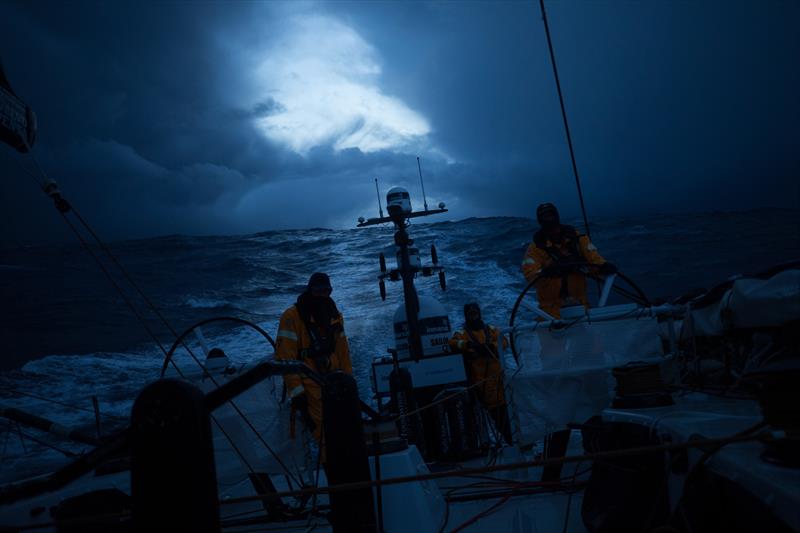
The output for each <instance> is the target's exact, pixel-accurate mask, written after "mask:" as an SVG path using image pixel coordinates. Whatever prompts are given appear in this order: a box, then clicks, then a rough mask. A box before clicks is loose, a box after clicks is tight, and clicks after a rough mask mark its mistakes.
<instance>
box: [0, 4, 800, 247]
mask: <svg viewBox="0 0 800 533" xmlns="http://www.w3.org/2000/svg"><path fill="white" fill-rule="evenodd" d="M547 5H548V15H549V19H550V24H551V30H552V33H553V44H554V47H555V53H556V57H557V61H558V66H559V70H560V75H561V82H562V88H563V91H564V98H565V102H566V107H567V113H568V116H569V120H570V128H571V130H572V133H573V141H574V145H575V150H576V156H577V163H578V167H579V169H580V172H581V175H582V180H583V187H584V194H585V196H586V201H587V208H588V211H589V214H590V216H592V215H621V214H633V213H639V214H641V213H648V212H653V211H703V210H710V209H746V208H752V207H763V206H796V205H797V201H798V196H800V189H799V188H798V187H800V186H799V185H798V177H799V176H798V175H799V174H800V155H798V154H799V153H800V150H798V144H800V143H798V134H797V124H798V121H799V120H800V102H798V99H797V97H796V95H797V94H800V72H799V71H798V69H797V68H796V64H797V58H798V57H800V35H799V34H798V33H797V31H796V28H797V27H798V25H800V24H799V23H800V5H798V4H797V3H794V2H784V3H782V2H770V3H766V4H756V3H752V2H741V3H737V2H725V3H724V4H722V3H714V2H709V3H703V4H698V3H695V4H686V3H666V2H662V3H615V2H593V3H586V2H558V3H552V4H550V3H548V4H547ZM0 56H1V57H2V59H3V63H4V66H5V70H6V72H7V75H8V76H9V79H10V81H11V82H12V84H13V85H14V88H15V90H16V92H17V93H18V94H19V95H20V96H21V97H22V98H23V99H25V100H26V101H27V102H28V103H29V104H30V105H31V106H32V107H33V108H34V109H35V110H36V112H37V114H38V116H39V124H40V135H39V140H38V142H37V147H36V149H35V154H36V157H37V159H38V161H39V163H40V164H41V165H42V167H43V168H44V169H45V170H46V171H47V172H48V174H49V175H50V176H51V177H52V178H54V179H56V180H58V182H59V183H60V185H61V188H62V190H63V191H64V194H65V195H66V196H67V197H68V198H69V199H70V200H71V201H72V202H73V203H74V204H75V205H76V206H77V207H79V208H80V209H81V211H82V213H83V214H84V215H85V216H86V217H87V218H89V219H90V220H92V221H93V222H94V224H95V225H96V226H97V227H98V228H99V229H100V232H101V234H102V235H104V236H106V237H107V238H129V237H142V236H151V235H161V234H170V233H187V234H226V233H245V232H255V231H262V230H267V229H281V228H290V227H319V226H327V227H345V226H349V225H351V224H353V223H354V221H355V218H357V217H358V216H359V215H373V214H374V213H375V211H376V207H375V204H374V202H375V200H374V185H373V179H374V178H379V179H380V182H381V184H382V187H383V188H384V189H385V188H388V187H389V186H390V185H405V186H407V187H408V188H409V189H411V191H412V196H413V198H414V202H415V204H416V205H421V198H420V197H419V196H420V195H419V192H418V190H419V181H418V176H417V167H416V157H417V156H419V157H420V158H421V161H422V168H423V172H424V174H425V178H426V192H427V193H428V203H429V204H433V203H436V202H438V201H445V202H447V203H448V206H449V207H450V208H451V215H452V217H453V218H466V217H469V216H488V215H521V216H531V214H532V212H533V210H534V208H535V205H536V204H537V203H539V202H541V201H555V202H558V203H559V204H560V206H561V207H562V210H563V211H564V212H565V213H566V214H568V215H569V214H572V215H574V214H577V212H578V203H577V197H576V194H575V192H574V191H575V188H574V178H573V176H572V172H571V166H570V162H569V154H568V151H567V146H566V141H565V137H564V129H563V124H562V122H561V115H560V110H559V104H558V98H557V95H556V91H555V84H554V80H553V75H552V69H551V66H550V62H549V57H548V55H547V44H546V41H545V36H544V30H543V27H542V24H541V17H540V13H539V11H538V5H537V4H536V3H531V2H513V3H511V2H510V3H499V2H494V3H491V4H489V3H486V4H482V3H440V2H431V3H364V2H352V3H347V2H337V3H298V2H290V3H210V2H202V3H201V2H197V3H187V2H175V3H162V2H159V3H144V4H141V3H133V2H111V3H109V2H107V3H89V2H79V3H70V4H63V3H57V2H33V3H31V2H4V3H3V4H2V5H0ZM2 148H3V149H2V150H0V168H2V170H3V179H2V180H0V192H1V193H2V198H3V205H2V209H1V210H2V212H3V215H2V218H0V222H2V224H3V227H4V231H3V235H2V242H3V243H8V242H10V243H19V244H24V243H28V242H39V241H54V240H60V239H63V238H65V234H64V231H65V230H64V229H63V227H61V225H60V224H59V223H58V221H57V220H56V219H57V214H56V213H55V211H54V210H53V209H52V207H50V205H48V201H47V199H46V198H45V197H44V196H43V195H41V193H40V192H39V191H38V190H37V189H36V186H35V184H34V183H33V182H32V180H30V179H29V178H28V177H27V175H26V171H33V170H34V168H35V167H34V164H33V162H32V161H31V160H30V158H29V157H23V156H19V155H17V154H15V153H13V152H12V151H11V150H10V149H6V148H4V147H2ZM23 169H25V170H23Z"/></svg>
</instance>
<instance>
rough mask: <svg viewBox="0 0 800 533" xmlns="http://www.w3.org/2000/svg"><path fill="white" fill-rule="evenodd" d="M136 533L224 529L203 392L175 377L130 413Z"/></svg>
mask: <svg viewBox="0 0 800 533" xmlns="http://www.w3.org/2000/svg"><path fill="white" fill-rule="evenodd" d="M131 431H132V435H131V493H132V497H133V505H132V507H133V524H134V529H135V530H136V531H201V532H212V531H220V522H219V500H218V498H217V476H216V470H215V466H214V446H213V442H212V435H211V419H210V417H209V412H208V409H207V408H206V405H205V401H204V398H203V394H202V393H201V392H200V390H199V389H197V388H196V387H193V386H192V385H190V384H188V383H186V382H183V381H179V380H176V379H161V380H159V381H156V382H155V383H152V384H150V385H148V386H147V387H145V389H144V390H143V391H142V392H141V393H140V394H139V397H138V398H136V402H135V403H134V404H133V410H132V412H131Z"/></svg>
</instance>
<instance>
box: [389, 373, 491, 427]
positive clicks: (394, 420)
mask: <svg viewBox="0 0 800 533" xmlns="http://www.w3.org/2000/svg"><path fill="white" fill-rule="evenodd" d="M502 375H503V372H500V373H499V374H492V375H491V376H489V377H486V378H484V379H482V380H480V381H476V382H475V383H473V384H472V385H469V386H467V387H464V388H463V389H461V390H459V391H458V392H454V393H453V394H450V395H448V396H444V397H443V398H440V399H438V400H435V401H432V402H431V403H429V404H427V405H424V406H422V407H419V408H417V409H414V410H413V411H409V412H408V413H405V414H402V415H399V416H398V417H397V418H395V419H393V420H392V422H400V421H401V420H402V419H404V418H408V417H410V416H413V415H416V414H418V413H421V412H422V411H424V410H426V409H430V408H432V407H435V406H436V405H439V404H440V403H444V402H447V401H448V400H452V399H453V398H457V397H459V396H461V395H462V394H466V393H467V392H468V391H470V390H472V389H474V388H476V387H479V386H481V385H483V384H484V383H485V382H486V381H488V380H490V379H497V377H498V376H502Z"/></svg>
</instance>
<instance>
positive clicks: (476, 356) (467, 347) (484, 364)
mask: <svg viewBox="0 0 800 533" xmlns="http://www.w3.org/2000/svg"><path fill="white" fill-rule="evenodd" d="M464 319H465V322H464V327H463V328H462V329H460V330H457V331H456V332H455V333H454V334H453V338H452V339H450V346H451V347H452V348H453V349H454V350H457V351H460V352H461V353H463V354H464V359H465V361H464V362H465V363H466V367H467V373H468V379H469V384H470V385H473V384H476V383H479V382H480V385H477V386H476V387H475V388H476V390H477V392H478V399H479V400H480V402H481V404H482V405H483V407H484V408H485V409H486V411H487V412H488V413H489V416H491V417H492V420H494V425H495V427H496V428H497V430H498V431H499V432H500V434H501V435H502V436H503V438H504V439H505V441H506V443H508V444H511V424H510V422H509V419H508V406H507V405H506V397H505V393H504V391H503V367H502V365H501V364H500V356H499V354H500V350H499V349H498V348H499V346H500V342H502V343H503V345H502V346H503V349H505V348H508V341H507V340H506V338H505V336H503V335H502V333H500V330H499V329H497V328H496V327H494V326H491V325H489V324H486V323H485V322H484V321H483V319H482V318H481V308H480V307H479V306H478V304H476V303H468V304H466V305H465V306H464Z"/></svg>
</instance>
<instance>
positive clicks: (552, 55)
mask: <svg viewBox="0 0 800 533" xmlns="http://www.w3.org/2000/svg"><path fill="white" fill-rule="evenodd" d="M539 7H540V8H541V11H542V20H543V21H544V32H545V35H547V48H548V49H549V50H550V62H551V63H552V65H553V75H554V76H555V79H556V89H557V90H558V102H559V103H560V104H561V117H562V118H563V119H564V131H565V132H566V134H567V145H568V146H569V157H570V160H571V161H572V172H573V173H574V174H575V185H576V186H577V187H578V199H579V200H580V202H581V212H582V213H583V225H584V226H585V227H586V236H587V237H589V238H590V239H591V238H592V234H591V232H590V231H589V219H588V218H587V216H586V206H585V205H584V203H583V191H582V190H581V180H580V177H579V176H578V165H577V163H576V162H575V150H574V149H573V148H572V135H570V133H569V122H567V110H566V108H565V107H564V95H563V94H562V93H561V82H560V81H559V79H558V68H556V55H555V52H553V41H552V39H551V38H550V26H549V25H548V24H547V14H546V13H545V10H544V0H539Z"/></svg>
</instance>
